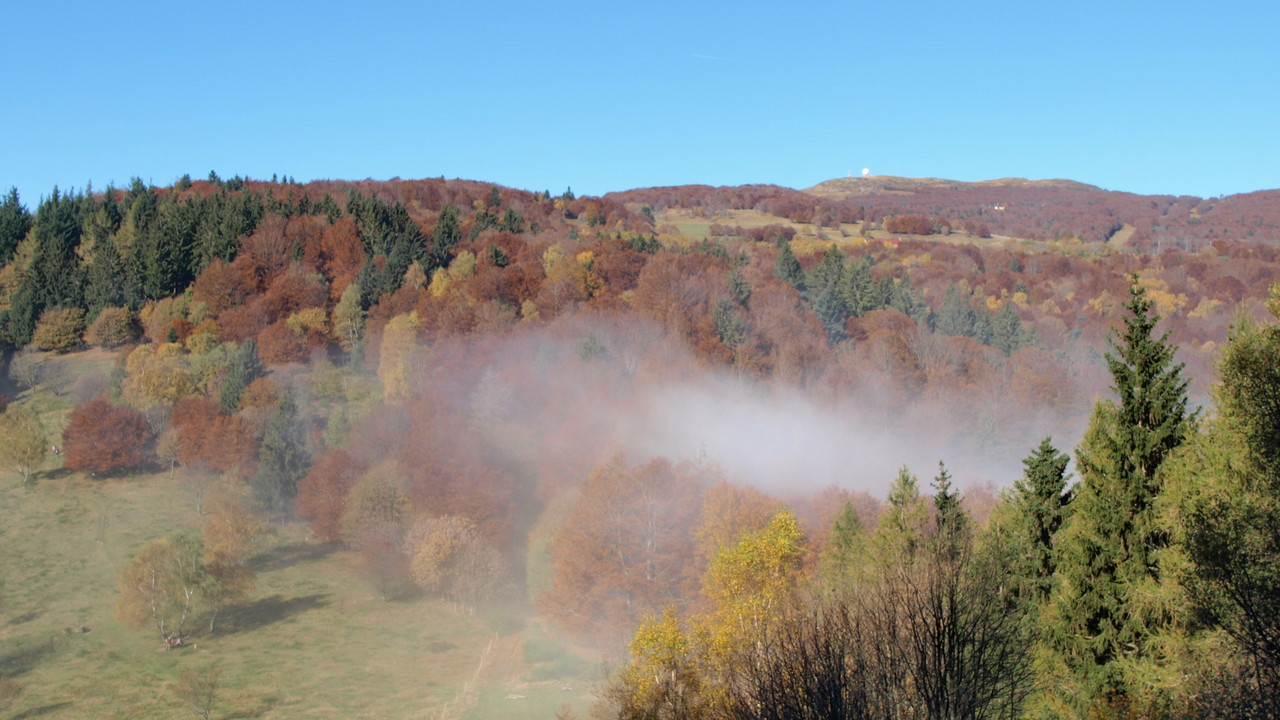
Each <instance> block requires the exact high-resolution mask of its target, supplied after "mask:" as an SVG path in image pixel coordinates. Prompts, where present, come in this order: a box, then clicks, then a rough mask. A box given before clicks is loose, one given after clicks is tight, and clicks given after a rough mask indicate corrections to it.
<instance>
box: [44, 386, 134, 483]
mask: <svg viewBox="0 0 1280 720" xmlns="http://www.w3.org/2000/svg"><path fill="white" fill-rule="evenodd" d="M150 438H151V429H150V427H149V426H148V425H147V420H146V418H144V417H143V416H142V413H140V412H138V411H137V410H134V409H133V408H128V407H121V406H118V405H114V404H112V403H111V402H110V401H109V400H107V399H106V398H104V397H97V398H94V399H93V400H90V401H89V402H87V403H84V404H83V405H79V406H77V407H76V408H75V409H74V410H72V411H71V419H70V421H69V422H68V423H67V427H66V429H65V430H63V431H62V445H63V450H64V452H65V453H66V461H65V466H66V467H67V468H69V469H71V470H83V471H85V472H93V473H112V472H117V471H120V470H128V469H130V468H134V467H137V466H138V465H141V464H142V461H143V459H144V455H143V448H144V447H145V446H146V444H147V441H148V440H149V439H150Z"/></svg>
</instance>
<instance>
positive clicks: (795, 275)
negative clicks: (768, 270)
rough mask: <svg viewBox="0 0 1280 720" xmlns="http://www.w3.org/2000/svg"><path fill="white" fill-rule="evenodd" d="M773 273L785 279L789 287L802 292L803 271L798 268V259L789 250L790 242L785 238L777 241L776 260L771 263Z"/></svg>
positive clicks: (803, 284)
mask: <svg viewBox="0 0 1280 720" xmlns="http://www.w3.org/2000/svg"><path fill="white" fill-rule="evenodd" d="M773 274H774V275H775V276H777V277H778V278H780V279H782V280H785V281H786V282H787V283H788V284H789V285H791V287H793V288H795V289H797V290H799V291H800V292H804V289H805V283H804V271H803V270H801V269H800V261H799V260H797V259H796V256H795V253H793V252H791V243H789V242H787V241H786V240H780V241H779V242H778V260H777V261H776V262H775V263H774V265H773Z"/></svg>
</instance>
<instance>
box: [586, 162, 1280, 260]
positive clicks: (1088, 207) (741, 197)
mask: <svg viewBox="0 0 1280 720" xmlns="http://www.w3.org/2000/svg"><path fill="white" fill-rule="evenodd" d="M609 197H615V198H617V199H619V200H621V201H623V202H629V203H643V204H648V205H650V206H651V207H653V208H654V209H655V210H658V209H665V208H668V207H682V208H693V207H697V208H702V209H704V210H706V211H719V210H739V209H746V208H753V209H757V210H763V211H765V212H768V213H770V214H773V215H775V216H778V217H780V218H786V219H790V220H792V221H796V222H803V223H812V224H815V225H818V226H834V225H835V224H837V223H839V224H849V223H863V222H866V223H870V224H871V225H873V226H876V227H881V226H884V225H886V224H887V223H889V222H891V221H892V220H893V219H894V218H895V217H903V216H919V217H921V218H922V219H923V220H924V221H926V222H927V227H931V228H933V232H939V231H941V229H942V228H943V227H944V226H945V227H947V228H948V229H947V231H948V232H949V231H951V230H964V231H965V232H971V231H974V230H977V229H978V228H979V227H980V226H981V227H982V228H983V230H984V231H981V232H972V234H975V235H987V234H994V235H999V236H1004V237H1011V238H1021V239H1026V240H1034V241H1040V242H1044V241H1055V240H1062V239H1075V240H1078V241H1081V242H1084V243H1087V244H1099V245H1102V244H1105V243H1108V242H1109V241H1111V240H1113V239H1114V238H1115V235H1116V233H1118V232H1120V231H1121V230H1123V229H1125V228H1132V231H1131V232H1128V233H1127V235H1126V238H1125V239H1126V243H1125V249H1126V250H1127V251H1134V250H1136V251H1142V252H1159V251H1161V250H1168V249H1178V250H1183V251H1197V250H1201V249H1203V248H1206V247H1208V246H1211V245H1213V244H1214V243H1217V242H1223V243H1250V244H1262V245H1275V244H1277V243H1280V210H1278V209H1277V208H1280V190H1264V191H1259V192H1255V193H1247V194H1241V195H1230V196H1227V197H1222V198H1207V199H1205V198H1196V197H1187V196H1182V197H1173V196H1144V195H1135V194H1132V193H1123V192H1114V191H1108V190H1102V189H1100V188H1097V187H1094V186H1092V185H1086V184H1084V183H1078V182H1074V181H1070V180H1024V179H1021V178H1005V179H999V180H989V181H983V182H972V183H966V182H958V181H952V180H939V179H935V178H928V179H920V178H896V177H877V176H871V177H867V178H837V179H833V180H828V181H826V182H823V183H819V184H818V185H815V186H813V187H811V188H809V189H807V190H804V191H798V190H790V189H787V188H780V187H777V186H757V185H752V186H742V187H738V188H709V187H704V186H686V187H683V188H649V189H642V190H630V191H627V192H624V193H612V194H610V196H609Z"/></svg>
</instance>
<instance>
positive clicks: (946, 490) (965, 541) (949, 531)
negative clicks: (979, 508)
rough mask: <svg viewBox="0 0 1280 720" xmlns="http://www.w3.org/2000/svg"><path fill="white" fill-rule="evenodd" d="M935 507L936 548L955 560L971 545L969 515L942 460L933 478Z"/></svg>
mask: <svg viewBox="0 0 1280 720" xmlns="http://www.w3.org/2000/svg"><path fill="white" fill-rule="evenodd" d="M933 509H934V512H935V514H936V515H935V516H936V519H937V527H936V529H935V531H934V535H933V544H934V549H935V550H936V551H937V552H938V554H939V556H940V557H942V558H944V559H947V560H954V559H956V558H957V557H959V556H960V554H961V553H962V552H963V551H964V549H965V548H966V547H968V545H969V541H970V527H969V517H968V516H967V515H965V512H964V508H962V507H961V506H960V493H958V492H956V489H955V486H953V485H952V484H951V473H949V472H947V466H946V465H945V464H943V463H942V462H939V463H938V475H937V477H935V478H934V479H933Z"/></svg>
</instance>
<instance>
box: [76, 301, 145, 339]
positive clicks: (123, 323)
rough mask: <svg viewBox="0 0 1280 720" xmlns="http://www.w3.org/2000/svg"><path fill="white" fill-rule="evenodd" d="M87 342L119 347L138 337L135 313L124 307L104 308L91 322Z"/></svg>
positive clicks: (85, 336) (86, 336)
mask: <svg viewBox="0 0 1280 720" xmlns="http://www.w3.org/2000/svg"><path fill="white" fill-rule="evenodd" d="M84 339H85V342H87V343H89V344H90V345H94V346H96V347H106V348H112V347H119V346H121V345H126V344H128V343H131V342H133V341H135V340H137V339H138V326H137V325H136V324H135V323H134V320H133V315H132V314H131V313H130V312H129V311H128V310H127V309H125V308H122V307H109V308H103V309H102V311H101V312H99V313H98V317H96V318H94V319H93V322H91V323H89V329H88V330H87V331H85V334H84Z"/></svg>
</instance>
